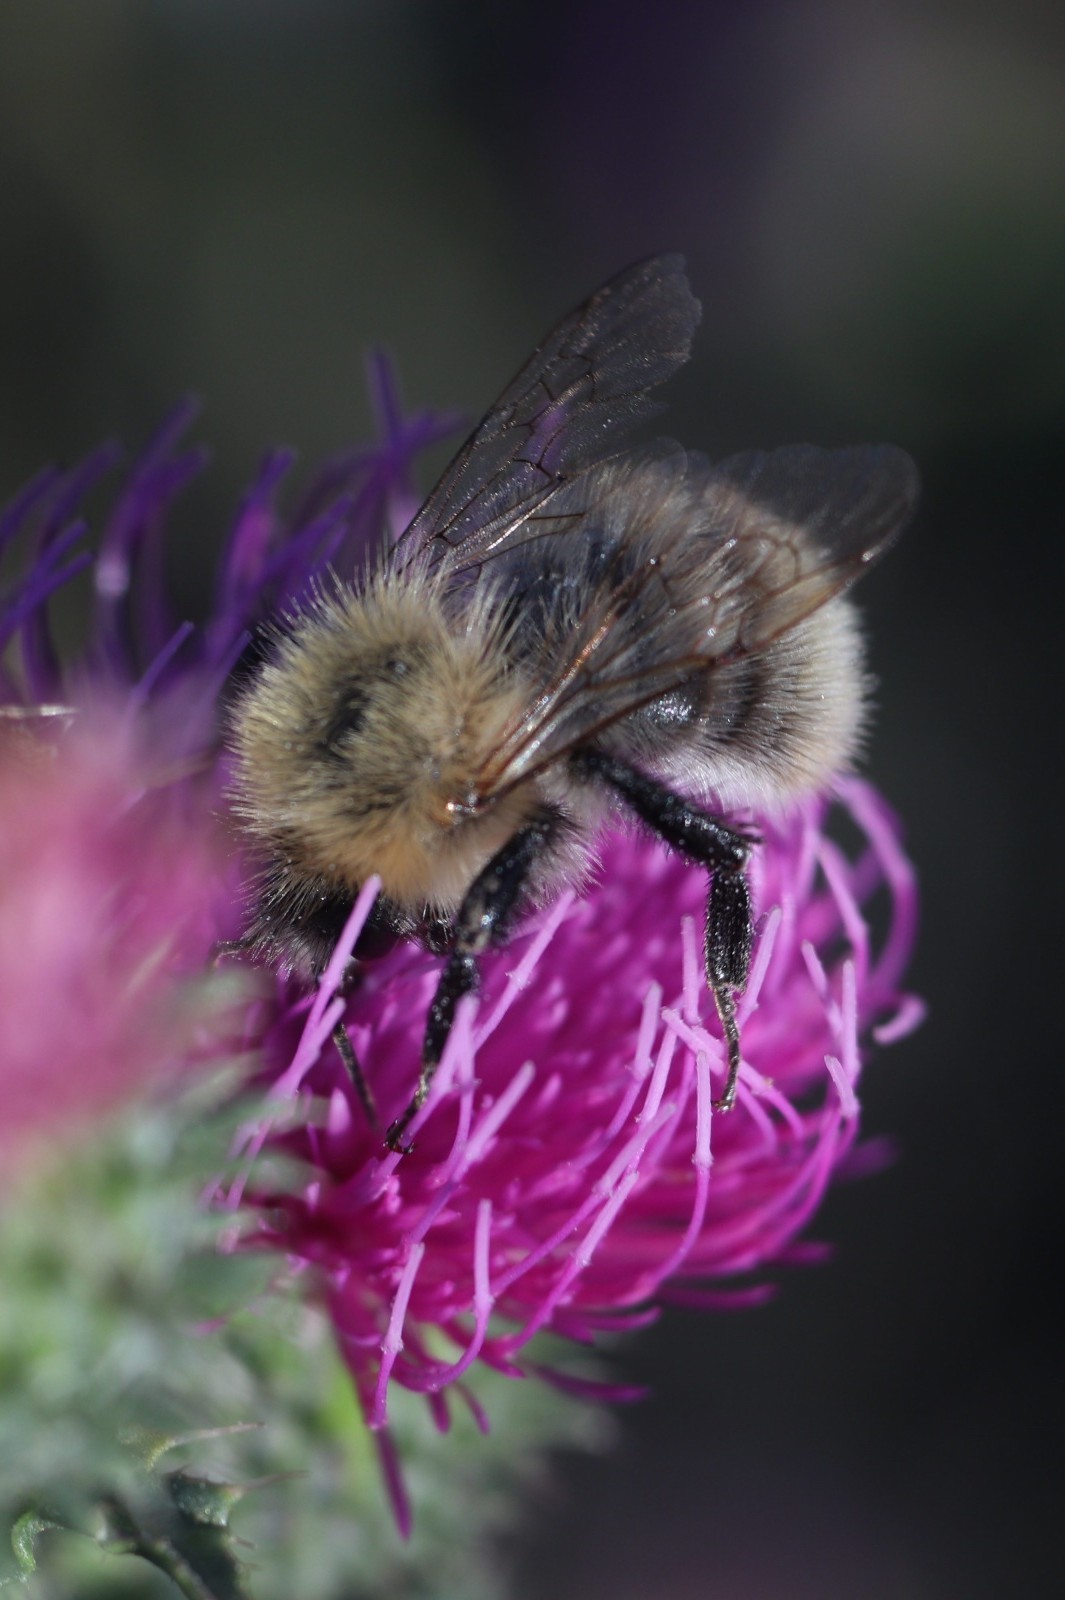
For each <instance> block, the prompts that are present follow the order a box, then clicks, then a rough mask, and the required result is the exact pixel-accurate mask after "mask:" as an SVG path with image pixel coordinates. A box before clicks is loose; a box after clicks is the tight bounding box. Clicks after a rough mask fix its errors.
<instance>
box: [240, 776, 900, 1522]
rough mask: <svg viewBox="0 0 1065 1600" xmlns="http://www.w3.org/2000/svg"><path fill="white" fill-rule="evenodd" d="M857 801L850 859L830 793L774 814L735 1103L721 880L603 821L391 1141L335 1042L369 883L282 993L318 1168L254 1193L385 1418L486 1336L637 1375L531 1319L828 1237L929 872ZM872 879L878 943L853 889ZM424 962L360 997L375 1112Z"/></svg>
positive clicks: (671, 1284) (396, 1104) (886, 818)
mask: <svg viewBox="0 0 1065 1600" xmlns="http://www.w3.org/2000/svg"><path fill="white" fill-rule="evenodd" d="M841 809H842V810H843V812H844V814H845V815H847V816H849V818H850V820H851V823H852V824H853V825H854V826H855V830H856V832H857V833H858V835H859V838H860V844H859V847H858V849H857V852H856V854H855V856H854V858H853V859H850V858H848V857H847V855H845V854H844V852H843V851H842V849H841V848H840V847H839V846H838V845H837V844H835V843H834V842H833V841H832V840H831V838H830V837H828V836H827V835H826V833H825V832H824V822H825V817H826V812H827V810H828V805H827V802H825V801H818V802H814V803H811V804H809V805H807V806H806V807H805V808H802V809H800V810H796V811H795V812H794V813H792V814H791V815H790V816H789V817H788V818H786V819H784V820H781V821H776V822H774V821H770V820H764V819H763V820H760V823H759V826H760V828H761V830H762V833H763V839H764V842H763V845H762V847H761V848H760V850H759V851H758V852H757V855H756V865H755V869H754V872H755V896H756V905H757V907H758V909H759V912H760V919H759V920H760V929H759V935H758V943H757V947H756V954H755V960H754V967H753V972H752V977H751V982H750V984H749V986H748V990H747V993H746V995H745V996H744V998H743V1002H742V1006H741V1012H740V1018H741V1024H742V1027H743V1042H744V1060H745V1066H744V1069H743V1072H742V1074H741V1078H740V1091H739V1097H738V1102H737V1106H736V1108H735V1110H734V1111H732V1112H730V1113H729V1114H728V1115H722V1114H718V1115H714V1114H713V1112H712V1109H711V1102H712V1099H713V1096H714V1093H715V1092H716V1091H715V1088H714V1084H715V1080H716V1082H717V1085H718V1089H719V1086H720V1082H721V1081H722V1078H723V1075H724V1073H725V1071H726V1066H727V1063H726V1057H725V1052H724V1047H723V1044H722V1041H721V1038H720V1033H719V1028H718V1024H717V1021H716V1016H715V1015H714V1012H713V1005H712V1001H711V1000H710V997H709V996H708V994H707V992H706V988H705V980H704V978H703V976H702V966H701V931H700V930H701V919H702V915H703V910H704V901H705V882H704V881H703V878H702V875H701V874H700V873H698V872H695V871H692V870H691V869H690V868H689V867H688V866H687V865H685V864H684V863H683V862H682V861H680V860H679V859H678V858H677V857H676V856H675V855H671V854H670V853H668V852H667V851H665V850H664V849H663V848H662V847H660V846H659V845H658V844H656V843H652V842H650V841H647V840H644V839H641V838H637V837H634V836H632V835H624V834H617V835H614V836H613V837H611V838H610V839H609V840H608V841H607V842H606V844H605V845H604V848H603V851H602V863H601V865H602V871H601V879H600V881H599V883H598V885H597V886H596V887H595V888H594V889H593V890H592V891H591V892H590V893H589V894H587V895H586V896H585V897H583V898H577V897H574V896H572V895H569V896H567V897H565V898H564V899H563V900H562V901H560V902H558V903H557V904H556V905H555V906H554V907H553V908H551V910H550V911H548V912H547V913H545V914H544V915H542V916H541V917H540V918H538V919H536V920H535V921H533V922H530V923H529V924H528V925H526V927H525V928H524V929H523V931H522V933H521V934H520V936H519V937H518V938H517V939H515V940H514V941H513V943H512V944H511V945H509V946H508V947H507V948H506V949H505V950H502V951H497V952H495V953H494V954H493V955H491V956H490V957H489V958H488V959H487V960H486V962H485V970H484V982H483V988H482V993H481V998H480V1003H479V1005H478V1006H477V1007H476V1008H474V1007H473V1006H471V1005H467V1007H466V1009H465V1012H464V1015H463V1016H462V1017H461V1020H460V1022H459V1024H458V1025H457V1027H456V1033H455V1037H454V1039H453V1041H452V1042H451V1044H450V1045H449V1049H448V1052H447V1054H446V1055H445V1058H444V1061H443V1063H442V1065H441V1068H440V1070H439V1072H438V1074H437V1077H436V1079H435V1081H434V1085H433V1090H432V1093H431V1096H430V1099H429V1101H428V1103H427V1105H426V1106H425V1107H424V1108H423V1110H422V1112H421V1113H420V1115H419V1117H418V1119H417V1121H416V1123H415V1124H414V1125H413V1129H412V1131H413V1136H414V1142H415V1149H414V1151H413V1153H412V1154H410V1155H408V1156H402V1157H401V1156H399V1155H396V1154H393V1153H389V1152H387V1151H385V1150H384V1149H383V1148H382V1145H381V1139H380V1134H379V1132H377V1131H375V1130H373V1129H371V1128H370V1127H369V1126H368V1125H367V1122H366V1117H365V1113H364V1112H363V1110H362V1108H361V1106H360V1103H359V1100H358V1097H357V1095H356V1094H355V1092H354V1089H353V1087H352V1085H351V1083H350V1080H349V1079H348V1078H347V1077H346V1075H345V1074H344V1072H343V1069H342V1067H341V1065H340V1062H339V1058H337V1057H336V1056H335V1052H334V1051H333V1050H332V1047H331V1045H330V1044H329V1042H328V1039H329V1032H330V1029H331V1027H332V1025H333V1020H334V1015H335V1008H336V1004H337V1003H336V1002H335V1001H334V1002H333V1003H332V1005H329V1004H327V1002H328V1001H329V997H330V982H331V980H332V978H335V975H336V972H337V971H338V970H339V967H340V961H341V960H342V957H343V950H344V948H345V947H347V948H350V943H351V941H352V940H353V939H354V937H355V936H356V934H357V931H358V927H359V926H360V924H361V922H362V920H363V918H364V917H365V915H366V912H367V910H368V907H369V904H370V899H371V895H370V894H364V895H363V897H362V901H361V903H360V905H359V906H358V907H357V908H356V912H355V914H354V915H353V918H352V920H351V922H350V923H349V926H348V929H347V935H346V939H345V941H342V944H341V947H340V955H339V959H338V960H337V961H336V962H334V967H333V969H332V972H331V974H329V975H327V978H326V982H325V983H324V984H323V988H322V991H321V992H320V994H319V995H318V996H317V997H316V999H315V1000H314V1001H313V1003H312V1002H311V1001H309V1000H308V999H307V998H306V997H301V996H298V995H295V994H291V995H290V996H289V998H288V1003H287V1005H285V1006H283V1007H282V1009H281V1010H280V1012H279V1013H278V1014H277V1016H276V1017H275V1018H274V1019H273V1020H272V1022H271V1024H270V1026H269V1028H268V1029H267V1031H266V1033H265V1036H264V1039H263V1049H264V1052H265V1057H266V1060H267V1061H268V1063H270V1067H269V1069H268V1070H269V1074H270V1078H271V1082H272V1090H271V1092H272V1094H273V1095H274V1096H275V1097H276V1098H277V1099H278V1101H279V1102H281V1103H282V1104H284V1103H285V1102H286V1101H287V1102H289V1104H290V1106H291V1105H295V1104H300V1105H301V1106H302V1111H301V1114H300V1115H299V1116H298V1118H296V1119H295V1120H294V1122H292V1124H291V1125H290V1127H289V1131H288V1132H287V1134H286V1135H285V1142H286V1144H287V1147H288V1148H289V1149H291V1150H292V1151H293V1152H294V1153H296V1154H297V1155H298V1156H299V1157H300V1158H301V1160H302V1162H303V1163H304V1166H305V1169H306V1171H307V1174H308V1177H307V1182H306V1183H305V1185H304V1186H303V1188H302V1189H301V1190H300V1191H298V1192H289V1193H284V1194H280V1193H260V1194H257V1195H256V1197H255V1198H256V1199H257V1201H258V1203H259V1206H260V1209H261V1221H260V1226H259V1238H260V1240H261V1241H262V1242H264V1243H267V1244H269V1245H270V1246H272V1247H275V1248H279V1249H282V1250H284V1251H285V1252H286V1253H287V1254H288V1255H289V1256H290V1258H292V1259H294V1260H296V1261H299V1262H301V1263H304V1264H307V1265H310V1266H313V1268H314V1269H315V1272H316V1278H317V1282H318V1284H319V1286H320V1292H321V1293H322V1294H323V1295H324V1297H325V1300H326V1302H327V1304H328V1306H329V1311H330V1315H331V1317H332V1320H333V1323H334V1326H335V1328H336V1331H337V1336H338V1339H339V1341H340V1347H341V1350H342V1353H343V1355H344V1358H345V1360H346V1362H347V1364H348V1367H349V1369H350V1370H351V1373H352V1375H353V1378H354V1380H355V1384H356V1387H357V1390H358V1393H359V1395H360V1398H361V1401H362V1404H363V1407H364V1410H365V1413H366V1415H367V1416H368V1418H369V1419H370V1421H371V1424H372V1426H374V1427H375V1428H383V1427H384V1425H385V1424H386V1422H387V1417H388V1394H389V1386H390V1384H399V1385H402V1386H403V1387H405V1388H408V1389H411V1390H414V1391H416V1392H418V1393H421V1394H423V1395H425V1396H426V1397H427V1399H428V1401H429V1403H430V1405H431V1406H432V1408H433V1410H434V1412H435V1414H436V1415H437V1416H438V1417H439V1418H440V1421H441V1424H442V1425H443V1424H444V1422H445V1421H446V1417H447V1393H448V1391H449V1390H451V1389H452V1388H453V1389H454V1390H455V1392H458V1393H460V1394H461V1396H462V1398H463V1400H464V1401H465V1402H466V1403H468V1404H470V1405H472V1406H474V1408H476V1405H477V1402H476V1399H475V1397H474V1396H473V1395H471V1394H470V1393H469V1392H468V1390H467V1389H466V1387H465V1384H464V1383H463V1382H462V1380H463V1379H464V1378H465V1377H466V1375H467V1374H469V1373H470V1371H471V1369H472V1368H473V1367H474V1365H475V1363H478V1362H479V1363H483V1364H484V1365H485V1366H487V1367H490V1368H493V1369H494V1370H496V1371H498V1372H505V1373H510V1374H512V1375H514V1376H519V1375H522V1374H524V1373H525V1372H527V1371H530V1370H539V1371H541V1372H542V1375H543V1376H545V1377H548V1378H550V1379H553V1380H554V1381H555V1382H556V1383H559V1384H562V1385H564V1386H566V1387H568V1388H570V1389H572V1390H575V1391H577V1392H583V1393H586V1394H593V1393H596V1392H601V1393H603V1394H604V1395H606V1396H607V1397H610V1396H611V1395H612V1394H613V1395H621V1394H622V1393H624V1392H625V1391H623V1390H621V1389H617V1390H611V1389H610V1388H609V1387H608V1388H605V1389H599V1388H598V1386H597V1385H595V1384H592V1383H588V1382H579V1381H576V1380H574V1379H572V1378H569V1377H567V1375H566V1374H565V1372H557V1371H555V1372H543V1371H542V1369H540V1368H539V1367H538V1366H537V1363H536V1359H535V1355H534V1354H533V1355H532V1356H531V1357H530V1356H528V1355H527V1347H528V1346H529V1344H530V1341H531V1340H532V1339H533V1337H534V1335H536V1334H537V1333H538V1332H540V1331H541V1330H542V1329H550V1330H551V1331H552V1332H554V1333H555V1334H559V1335H563V1336H564V1337H566V1338H568V1339H570V1340H573V1341H576V1342H577V1343H578V1344H589V1345H590V1344H593V1343H594V1342H595V1340H596V1339H597V1337H598V1336H599V1335H600V1334H602V1333H603V1332H604V1331H618V1330H622V1329H626V1328H632V1327H638V1326H640V1325H642V1324H644V1323H646V1322H647V1321H648V1320H650V1319H651V1318H653V1317H654V1316H655V1315H656V1314H657V1308H658V1307H659V1306H661V1305H663V1304H664V1303H666V1302H669V1301H674V1302H677V1301H679V1302H684V1303H687V1304H690V1305H699V1306H702V1307H705V1308H724V1307H729V1306H741V1305H750V1304H754V1303H757V1302H758V1301H760V1300H762V1299H764V1298H765V1296H766V1294H767V1292H768V1290H767V1287H766V1286H765V1284H764V1283H762V1282H760V1281H759V1282H755V1283H753V1284H752V1283H751V1282H749V1281H739V1282H738V1281H737V1280H747V1279H748V1278H749V1275H751V1274H752V1273H756V1272H758V1271H759V1270H760V1269H765V1268H772V1267H774V1266H779V1265H781V1264H782V1263H784V1262H791V1261H796V1260H801V1259H803V1258H804V1257H806V1256H810V1255H813V1254H815V1253H816V1252H813V1251H811V1250H810V1248H809V1247H808V1246H804V1245H802V1244H801V1243H799V1242H798V1237H799V1235H800V1233H801V1232H802V1229H803V1228H804V1226H805V1224H806V1223H807V1222H808V1221H809V1219H810V1217H811V1216H812V1215H813V1213H814V1212H815V1210H816V1208H817V1205H818V1203H819V1201H820V1199H821V1197H822V1195H823V1193H824V1191H825V1188H826V1186H827V1184H828V1183H829V1181H830V1180H831V1179H832V1178H833V1177H838V1176H843V1175H847V1174H853V1173H855V1172H857V1171H859V1170H861V1169H862V1168H863V1166H866V1165H869V1164H870V1163H871V1162H872V1161H873V1160H875V1159H876V1154H877V1153H876V1151H875V1150H874V1149H866V1150H863V1149H862V1148H861V1146H857V1147H856V1140H857V1135H858V1124H859V1117H858V1112H859V1105H858V1098H857V1087H858V1080H859V1076H860V1071H861V1065H862V1061H863V1058H864V1055H865V1053H866V1044H867V1042H868V1041H869V1040H870V1039H871V1038H872V1037H874V1036H875V1037H876V1038H878V1039H879V1040H880V1041H882V1042H887V1041H888V1040H890V1039H892V1038H895V1037H897V1036H899V1035H900V1034H901V1033H904V1032H906V1031H908V1029H909V1028H910V1027H911V1026H913V1025H914V1023H915V1022H916V1021H917V1020H918V1017H919V1006H918V1005H917V1003H916V1002H915V1001H914V1000H912V998H910V997H907V996H905V995H903V994H902V993H901V992H900V990H899V980H900V977H901V972H902V969H903V967H904V965H905V962H906V958H907V956H908V953H909V949H910V945H911V942H912V937H913V931H914V921H915V896H914V884H913V877H912V872H911V869H910V866H909V863H908V861H907V860H906V857H905V855H904V854H903V852H902V849H901V846H900V844H899V840H898V830H897V825H896V823H895V820H894V818H893V817H892V816H891V814H890V812H889V811H888V809H887V808H886V806H885V805H884V803H883V802H882V801H881V800H880V799H878V797H877V796H876V794H875V793H874V792H873V791H872V790H871V789H870V788H869V787H868V786H867V785H865V784H864V783H861V782H859V781H857V780H849V781H846V782H844V783H843V784H842V785H841ZM371 892H372V886H371ZM885 892H886V898H887V903H888V906H889V921H888V927H887V930H886V933H885V935H884V937H883V939H882V941H880V942H879V943H878V944H876V945H874V941H873V939H872V936H871V934H870V931H869V928H868V926H867V924H866V922H865V920H864V917H863V914H862V909H861V908H862V905H863V904H865V903H867V902H869V901H870V900H871V899H872V898H873V897H874V896H876V895H880V894H885ZM435 982H436V970H435V963H434V962H433V961H432V960H431V959H430V958H428V957H426V956H425V955H423V954H421V953H419V952H418V951H416V950H413V949H410V948H404V949H401V950H398V951H396V952H395V953H394V954H392V955H390V956H389V957H387V958H385V959H384V960H382V961H379V962H376V963H374V964H373V965H372V966H369V967H367V968H366V970H365V972H364V973H363V974H362V975H360V979H359V982H358V985H357V988H356V990H355V992H354V994H353V995H352V996H351V997H350V998H349V999H348V1000H347V1001H346V1012H347V1020H348V1023H349V1025H350V1028H351V1034H352V1039H353V1043H354V1045H355V1048H356V1052H357V1054H358V1056H359V1059H360V1061H361V1062H362V1063H363V1064H364V1068H365V1071H366V1072H367V1074H368V1076H369V1077H370V1079H371V1080H372V1082H373V1085H374V1090H375V1093H376V1095H377V1097H378V1102H379V1105H380V1107H381V1111H382V1116H383V1117H384V1118H388V1117H389V1116H391V1115H392V1114H394V1113H396V1112H398V1111H399V1110H400V1109H402V1107H403V1106H404V1105H405V1103H406V1101H407V1099H408V1098H409V1095H410V1092H411V1087H412V1082H413V1073H414V1070H415V1063H416V1062H417V1060H418V1053H419V1046H420V1038H421V1031H422V1028H423V1026H424V1017H425V1012H426V1008H427V1006H428V1005H429V1003H430V1001H431V999H432V995H433V991H434V986H435ZM315 1102H317V1103H318V1105H319V1106H320V1107H321V1112H320V1114H319V1115H317V1116H313V1115H308V1114H307V1113H308V1112H309V1111H310V1109H311V1108H312V1107H313V1105H314V1104H315ZM264 1132H265V1130H259V1139H260V1141H261V1138H262V1137H263V1134H264ZM396 1492H397V1497H398V1500H399V1503H400V1506H402V1489H401V1486H400V1485H399V1484H398V1481H397V1483H396Z"/></svg>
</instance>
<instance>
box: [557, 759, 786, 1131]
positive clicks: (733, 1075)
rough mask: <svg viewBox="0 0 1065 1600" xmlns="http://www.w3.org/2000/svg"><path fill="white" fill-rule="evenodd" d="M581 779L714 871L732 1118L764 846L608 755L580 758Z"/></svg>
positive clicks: (712, 958) (711, 953)
mask: <svg viewBox="0 0 1065 1600" xmlns="http://www.w3.org/2000/svg"><path fill="white" fill-rule="evenodd" d="M574 765H575V767H576V769H577V771H578V772H582V773H585V774H587V775H588V776H589V777H594V778H598V779H599V780H600V781H601V782H603V783H605V784H607V786H608V787H609V788H611V789H613V790H614V792H615V794H617V795H619V796H620V797H621V799H622V800H624V802H625V804H626V805H627V806H629V807H630V809H631V810H633V811H634V812H635V813H636V815H637V816H638V817H639V818H640V819H641V820H642V821H643V822H645V823H646V824H647V826H648V827H649V828H651V829H653V830H654V832H655V833H657V834H658V836H659V838H660V839H663V840H664V841H665V843H666V844H668V845H671V846H672V848H673V849H674V850H678V851H679V852H680V853H681V855H685V856H687V857H688V859H689V860H690V861H696V862H698V863H699V864H700V865H701V866H704V867H708V868H709V870H710V874H711V877H710V892H709V896H708V899H707V904H706V943H705V962H706V982H707V987H708V988H709V990H710V993H711V994H712V995H713V997H714V1005H715V1007H716V1008H717V1014H718V1016H719V1017H720V1019H721V1031H722V1034H723V1035H724V1039H725V1049H726V1051H727V1052H728V1077H727V1078H726V1080H725V1087H724V1090H723V1091H722V1093H721V1096H720V1098H719V1099H717V1100H715V1101H714V1110H715V1111H729V1110H731V1109H732V1106H733V1104H734V1103H735V1099H736V1079H737V1077H738V1074H739V1070H740V1033H739V1027H738V1026H737V1023H736V995H737V994H742V993H743V990H744V988H745V987H746V984H747V974H748V972H749V971H750V965H751V948H752V945H753V942H754V940H753V933H752V924H751V893H750V889H749V887H748V884H747V874H746V867H747V860H748V857H749V856H750V853H751V846H752V844H755V843H756V842H757V841H756V840H755V839H753V838H751V836H750V835H748V834H745V833H741V832H740V831H739V830H738V829H736V828H729V827H727V826H726V825H725V823H723V822H719V821H718V820H717V818H716V817H712V816H709V815H708V814H707V813H706V812H705V811H703V810H701V809H700V807H699V806H697V805H694V804H693V803H692V801H690V800H686V799H684V797H683V796H682V795H679V794H674V792H673V790H672V789H670V788H667V786H666V785H665V784H664V783H660V782H659V781H658V779H657V778H649V777H647V775H646V774H645V773H642V772H638V771H637V770H636V769H635V768H634V767H630V766H627V765H626V764H625V762H623V761H617V760H615V759H614V757H613V756H608V755H606V754H604V753H603V752H602V751H600V750H594V749H588V750H582V751H580V752H579V753H578V755H576V756H575V757H574Z"/></svg>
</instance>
